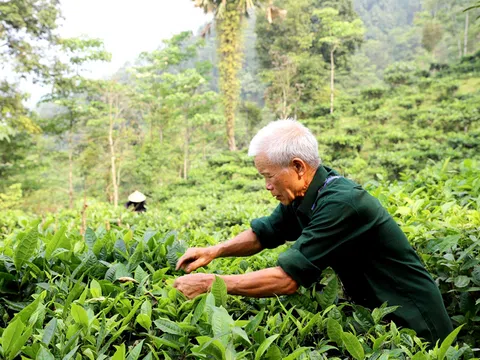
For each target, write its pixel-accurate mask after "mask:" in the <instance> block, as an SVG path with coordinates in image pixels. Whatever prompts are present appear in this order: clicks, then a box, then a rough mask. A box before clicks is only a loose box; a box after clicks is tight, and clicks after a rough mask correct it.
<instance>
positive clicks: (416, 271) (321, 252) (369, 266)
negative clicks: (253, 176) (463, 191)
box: [251, 166, 452, 343]
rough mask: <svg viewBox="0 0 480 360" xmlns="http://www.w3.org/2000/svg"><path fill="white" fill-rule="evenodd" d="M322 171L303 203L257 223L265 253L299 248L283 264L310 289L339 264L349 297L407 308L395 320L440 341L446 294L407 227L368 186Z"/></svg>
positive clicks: (447, 328)
mask: <svg viewBox="0 0 480 360" xmlns="http://www.w3.org/2000/svg"><path fill="white" fill-rule="evenodd" d="M334 175H338V174H337V173H336V172H335V171H333V170H332V169H329V168H327V167H324V166H320V167H319V169H318V170H317V172H316V174H315V177H314V179H313V181H312V183H311V184H310V186H309V188H308V190H307V192H306V194H305V197H304V198H303V199H295V201H294V202H293V203H292V204H290V205H288V206H285V205H282V204H280V205H279V206H278V207H277V208H276V209H275V210H274V212H273V213H272V214H271V215H270V216H268V217H263V218H260V219H255V220H253V221H252V223H251V227H252V230H253V231H254V232H255V234H256V235H257V236H258V238H259V240H260V242H261V243H262V245H263V247H265V248H274V247H277V246H279V245H281V244H283V243H285V241H295V243H294V244H293V245H292V246H291V247H290V248H289V249H288V250H286V251H285V252H284V253H282V254H280V256H279V258H278V265H279V266H281V267H282V269H283V270H284V271H285V272H286V273H287V274H289V275H290V276H291V277H292V278H293V279H294V280H295V281H296V282H297V283H298V284H300V285H303V286H306V287H308V286H310V285H312V284H313V283H315V282H317V281H318V280H319V279H320V276H321V272H322V270H323V269H325V268H326V267H328V266H331V267H332V268H333V269H334V270H335V271H336V273H337V274H338V276H339V277H340V279H341V281H342V283H343V286H344V288H345V291H346V294H347V295H348V297H350V299H351V300H352V301H353V302H355V303H357V304H360V305H363V306H366V307H369V308H375V307H379V306H380V305H382V303H384V302H387V303H388V305H389V306H393V305H399V306H400V308H399V309H397V310H396V311H395V313H394V314H393V317H392V318H393V320H394V321H395V322H396V323H397V324H398V325H401V326H404V327H409V328H411V329H414V330H415V331H416V332H417V335H418V336H420V337H423V338H425V339H426V340H428V341H430V342H432V343H435V342H436V341H437V340H438V339H443V338H445V337H446V336H447V335H448V334H449V333H450V332H451V331H452V324H451V321H450V319H449V317H448V315H447V312H446V310H445V306H444V304H443V300H442V296H441V294H440V291H439V290H438V287H437V286H436V284H435V282H434V281H433V279H432V277H431V276H430V274H429V273H428V272H427V270H426V269H425V268H424V266H423V265H422V263H421V261H420V259H419V257H418V255H417V254H416V252H415V251H414V250H413V248H412V247H411V245H410V244H409V243H408V240H407V238H406V236H405V235H404V233H403V232H402V230H401V229H400V227H399V226H398V225H397V224H396V223H395V221H394V220H393V218H392V217H391V216H390V215H389V214H388V212H387V211H386V210H385V209H384V208H383V207H382V205H381V204H380V202H379V201H378V200H377V199H376V198H374V197H373V196H371V195H370V194H369V193H368V192H367V191H365V190H364V189H363V188H362V187H361V186H360V185H358V184H356V183H354V182H353V181H351V180H348V179H345V178H342V177H340V178H337V179H334V180H333V181H331V182H330V183H328V184H327V185H326V186H325V187H324V183H325V180H326V179H327V177H330V176H334Z"/></svg>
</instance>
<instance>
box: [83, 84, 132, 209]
mask: <svg viewBox="0 0 480 360" xmlns="http://www.w3.org/2000/svg"><path fill="white" fill-rule="evenodd" d="M96 87H97V89H98V96H97V97H96V99H97V100H96V101H94V102H93V105H94V106H95V107H96V109H97V111H98V113H97V115H96V116H95V117H94V118H92V119H91V120H90V121H89V125H90V126H91V127H92V126H93V127H96V128H97V129H96V130H95V132H97V133H98V135H99V137H100V138H106V143H107V146H106V147H107V149H108V150H107V153H108V163H109V166H108V167H109V172H110V176H109V178H110V182H109V185H108V186H107V193H110V191H108V189H110V188H111V194H112V195H111V201H112V203H113V206H114V207H115V208H116V207H118V201H119V187H120V183H121V169H122V167H121V165H122V156H121V155H122V150H121V149H122V148H123V149H124V152H125V148H126V143H128V141H129V138H130V137H131V135H132V129H133V126H131V125H132V124H131V123H129V121H128V120H127V117H128V115H129V114H128V113H129V109H130V108H131V106H130V104H131V102H132V100H133V97H134V95H133V93H132V92H131V89H129V88H128V87H126V86H124V85H122V84H120V83H118V82H117V81H115V80H104V81H97V82H96Z"/></svg>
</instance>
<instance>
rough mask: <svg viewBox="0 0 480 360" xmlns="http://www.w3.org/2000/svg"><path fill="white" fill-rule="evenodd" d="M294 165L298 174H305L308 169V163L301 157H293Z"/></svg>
mask: <svg viewBox="0 0 480 360" xmlns="http://www.w3.org/2000/svg"><path fill="white" fill-rule="evenodd" d="M292 166H293V169H294V170H295V172H296V173H297V174H298V176H303V175H304V174H305V172H306V171H307V164H305V161H303V160H302V159H300V158H293V160H292Z"/></svg>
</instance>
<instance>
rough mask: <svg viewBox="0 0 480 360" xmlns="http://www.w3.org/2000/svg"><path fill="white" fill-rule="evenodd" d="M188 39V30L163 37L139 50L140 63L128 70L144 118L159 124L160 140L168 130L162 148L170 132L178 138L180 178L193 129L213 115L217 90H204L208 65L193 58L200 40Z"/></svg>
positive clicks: (186, 164) (184, 173)
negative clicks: (154, 45)
mask: <svg viewBox="0 0 480 360" xmlns="http://www.w3.org/2000/svg"><path fill="white" fill-rule="evenodd" d="M192 40H193V39H192V38H191V33H189V32H184V33H181V34H178V35H176V36H174V37H173V38H172V39H170V40H167V41H164V47H163V48H161V49H158V50H155V51H153V52H151V53H144V54H142V56H141V61H142V65H141V66H138V67H136V68H135V69H134V70H133V71H132V72H133V74H134V75H135V78H136V82H137V89H138V92H139V94H140V101H141V103H144V104H146V105H147V109H148V110H147V111H146V112H145V113H144V118H146V119H148V120H150V121H154V119H155V122H156V123H157V124H160V126H161V134H162V135H161V137H160V140H161V139H163V136H165V135H166V133H167V132H170V138H169V141H168V143H169V144H167V143H166V142H165V143H164V142H163V141H162V142H161V146H162V147H163V150H164V152H165V150H166V148H167V146H169V145H171V144H173V143H175V139H174V138H173V134H172V133H176V135H177V137H178V139H179V140H178V142H179V144H180V145H179V147H177V150H180V151H179V155H180V154H181V155H180V159H181V167H180V169H179V173H180V174H181V176H182V177H183V178H184V179H186V178H187V177H188V169H189V162H190V155H191V154H190V149H191V143H192V138H193V134H194V132H195V131H196V130H197V129H198V128H201V127H202V126H203V125H204V124H205V123H207V122H209V121H212V120H214V119H216V118H217V116H216V112H215V110H214V109H215V104H216V95H217V94H216V93H215V92H212V91H207V90H208V89H207V85H208V81H207V79H206V74H207V73H208V72H209V71H210V66H209V64H207V63H205V62H194V60H195V56H196V54H197V49H198V47H199V46H200V45H201V43H199V42H197V41H195V40H193V41H192ZM170 125H172V126H170ZM150 127H151V128H152V125H151V126H150ZM153 146H155V145H153ZM157 157H158V156H157ZM170 161H172V159H170Z"/></svg>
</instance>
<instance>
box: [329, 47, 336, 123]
mask: <svg viewBox="0 0 480 360" xmlns="http://www.w3.org/2000/svg"><path fill="white" fill-rule="evenodd" d="M334 52H335V46H334V47H333V49H332V51H330V69H331V70H330V114H333V100H334V95H333V93H334V91H335V88H334V77H335V63H334V62H333V53H334Z"/></svg>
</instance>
